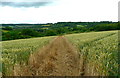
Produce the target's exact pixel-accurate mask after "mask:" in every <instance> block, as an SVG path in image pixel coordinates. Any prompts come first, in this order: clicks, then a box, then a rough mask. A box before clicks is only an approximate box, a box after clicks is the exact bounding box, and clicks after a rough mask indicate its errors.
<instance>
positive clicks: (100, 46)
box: [66, 31, 118, 76]
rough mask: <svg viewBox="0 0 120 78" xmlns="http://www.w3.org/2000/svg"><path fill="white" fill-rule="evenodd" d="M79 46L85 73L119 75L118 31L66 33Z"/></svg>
mask: <svg viewBox="0 0 120 78" xmlns="http://www.w3.org/2000/svg"><path fill="white" fill-rule="evenodd" d="M66 37H67V38H68V40H69V41H70V42H72V44H73V45H75V46H76V47H77V48H78V51H79V53H80V57H81V61H83V64H84V72H85V75H89V76H90V75H92V76H93V75H98V76H99V75H100V76H116V75H118V31H104V32H91V33H82V34H74V35H73V34H72V35H66Z"/></svg>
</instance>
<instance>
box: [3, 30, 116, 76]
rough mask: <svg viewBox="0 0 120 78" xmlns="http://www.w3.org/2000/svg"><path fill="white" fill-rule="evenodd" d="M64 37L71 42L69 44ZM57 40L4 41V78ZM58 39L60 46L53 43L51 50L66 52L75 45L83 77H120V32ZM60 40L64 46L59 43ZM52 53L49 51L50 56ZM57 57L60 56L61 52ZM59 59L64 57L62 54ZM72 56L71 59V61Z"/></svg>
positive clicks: (85, 34)
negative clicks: (14, 68) (119, 54)
mask: <svg viewBox="0 0 120 78" xmlns="http://www.w3.org/2000/svg"><path fill="white" fill-rule="evenodd" d="M65 37H66V38H67V39H68V42H67V39H66V38H65ZM54 38H55V37H54V36H53V37H41V38H31V39H20V40H11V41H3V42H2V44H3V51H2V62H3V74H5V75H11V74H12V71H13V66H14V65H15V64H26V65H27V64H28V59H29V55H30V54H32V53H35V52H37V50H38V49H39V50H41V47H43V46H45V45H46V44H48V43H49V42H51V40H53V39H54ZM56 39H57V42H53V43H51V45H50V46H49V47H51V48H55V51H57V50H59V51H60V50H61V51H62V50H64V48H65V47H63V46H67V43H72V45H73V46H74V47H75V48H76V49H77V50H78V52H79V55H80V66H81V67H80V71H82V73H84V75H88V76H90V75H91V76H99V75H100V76H115V75H118V57H117V55H118V31H103V32H89V33H78V34H68V35H65V36H64V37H57V38H56ZM60 40H61V42H59V41H60ZM65 42H66V43H65ZM57 43H58V44H61V46H62V47H63V49H60V48H59V45H58V44H57ZM53 44H54V47H53ZM51 48H49V49H51ZM69 48H70V47H69ZM69 48H67V49H68V51H69ZM49 49H48V50H46V51H48V52H49ZM51 51H52V50H51ZM62 52H63V54H64V55H65V54H67V53H64V52H65V51H62ZM51 54H52V52H51ZM57 54H58V55H59V53H58V52H57ZM45 55H46V54H45ZM60 56H62V54H61V55H60ZM70 56H71V54H70ZM70 56H69V58H71V57H70ZM34 57H36V56H34ZM53 57H56V58H57V56H53ZM72 57H74V56H72ZM47 58H48V57H47ZM60 59H63V58H62V57H61V58H60V57H59V58H58V59H57V60H60ZM71 59H72V58H71ZM37 60H38V59H37ZM67 62H69V61H67ZM56 66H57V65H56ZM46 69H47V68H46Z"/></svg>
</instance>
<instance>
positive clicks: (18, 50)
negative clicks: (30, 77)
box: [1, 37, 54, 75]
mask: <svg viewBox="0 0 120 78" xmlns="http://www.w3.org/2000/svg"><path fill="white" fill-rule="evenodd" d="M53 38H54V37H42V38H31V39H20V40H11V41H3V42H2V46H3V47H2V59H1V60H2V63H3V64H2V66H3V67H2V71H3V74H5V75H10V74H11V73H12V71H13V65H15V64H23V63H25V64H27V62H28V58H29V55H30V54H31V53H33V52H37V49H38V48H41V47H43V46H44V45H46V44H48V43H49V41H51V40H52V39H53Z"/></svg>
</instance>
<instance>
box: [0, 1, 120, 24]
mask: <svg viewBox="0 0 120 78" xmlns="http://www.w3.org/2000/svg"><path fill="white" fill-rule="evenodd" d="M118 2H119V0H0V23H2V24H3V23H56V22H93V21H114V22H117V21H118Z"/></svg>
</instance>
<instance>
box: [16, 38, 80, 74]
mask: <svg viewBox="0 0 120 78" xmlns="http://www.w3.org/2000/svg"><path fill="white" fill-rule="evenodd" d="M79 61H80V60H79V54H78V52H77V51H76V50H75V48H74V47H73V46H72V45H71V44H70V43H69V42H68V40H67V39H66V38H65V37H64V36H59V37H56V38H55V39H54V40H53V41H52V42H51V43H50V44H48V45H47V46H45V47H43V48H41V49H40V51H39V52H36V53H34V54H32V55H31V56H30V58H29V65H28V66H26V67H25V66H24V67H22V66H21V67H19V66H15V70H14V75H16V76H18V75H21V76H32V75H33V76H79V75H80V68H79V67H80V64H79ZM18 70H20V71H18Z"/></svg>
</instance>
